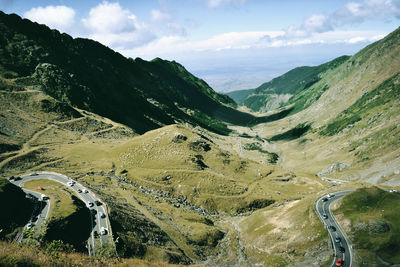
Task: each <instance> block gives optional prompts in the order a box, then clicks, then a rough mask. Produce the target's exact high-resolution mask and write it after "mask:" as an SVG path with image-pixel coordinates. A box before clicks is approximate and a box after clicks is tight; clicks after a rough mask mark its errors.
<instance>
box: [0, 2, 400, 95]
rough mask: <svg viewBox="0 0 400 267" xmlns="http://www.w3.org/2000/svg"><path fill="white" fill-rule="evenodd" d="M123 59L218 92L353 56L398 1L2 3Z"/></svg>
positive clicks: (397, 18) (398, 17)
mask: <svg viewBox="0 0 400 267" xmlns="http://www.w3.org/2000/svg"><path fill="white" fill-rule="evenodd" d="M0 10H2V11H3V12H6V13H16V14H18V15H20V16H21V17H24V18H28V19H30V20H32V21H36V22H39V23H42V24H46V25H47V26H49V27H50V28H54V29H57V30H59V31H60V32H65V33H68V34H70V35H72V36H73V37H84V38H91V39H94V40H96V41H99V42H101V43H102V44H104V45H106V46H108V47H110V48H112V49H114V50H116V51H118V52H120V53H121V54H123V55H124V56H126V57H132V58H136V57H141V58H143V59H146V60H151V59H153V58H155V57H160V58H163V59H168V60H175V61H177V62H179V63H181V64H182V65H183V66H185V68H186V69H187V70H188V71H190V72H191V73H193V74H194V75H196V76H198V77H200V78H202V79H204V80H205V81H206V82H207V83H208V84H210V86H211V87H213V88H214V90H216V91H220V92H228V91H232V90H238V89H249V88H255V87H257V86H259V85H261V84H262V83H263V82H267V81H269V80H271V79H272V78H274V77H277V76H279V75H282V74H283V73H285V72H287V71H289V70H290V69H292V68H295V67H298V66H304V65H307V66H313V65H318V64H322V63H324V62H327V61H329V60H332V59H334V58H336V57H338V56H341V55H353V54H355V53H356V52H357V51H359V50H360V49H362V48H363V47H365V46H366V45H368V44H370V43H372V42H374V41H377V40H379V39H381V38H383V37H384V36H385V35H387V34H389V33H390V32H392V31H394V30H395V29H396V28H397V27H399V22H400V0H353V1H348V0H322V1H321V0H279V1H277V0H130V1H128V0H120V1H114V0H107V1H96V0H84V1H82V0H70V1H68V0H53V1H50V0H34V1H33V0H30V1H29V0H0Z"/></svg>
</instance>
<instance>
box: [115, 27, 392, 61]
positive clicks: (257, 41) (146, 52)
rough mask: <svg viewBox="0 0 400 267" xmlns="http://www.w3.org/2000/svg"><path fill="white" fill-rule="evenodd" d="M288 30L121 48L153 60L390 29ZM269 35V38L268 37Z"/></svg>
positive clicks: (347, 38)
mask: <svg viewBox="0 0 400 267" xmlns="http://www.w3.org/2000/svg"><path fill="white" fill-rule="evenodd" d="M284 34H285V32H283V31H272V32H231V33H225V34H220V35H216V36H212V37H210V38H208V39H202V40H190V39H189V38H187V37H184V36H165V37H161V38H159V39H157V40H154V41H152V42H150V43H148V44H145V45H143V46H140V47H136V48H133V49H125V50H123V51H121V52H122V53H123V54H125V55H126V56H138V55H140V56H141V57H144V58H146V59H152V58H154V57H156V56H159V57H165V58H176V57H180V56H182V55H183V54H187V55H193V53H202V52H207V51H208V52H216V51H220V52H221V51H235V50H248V51H251V49H268V48H279V47H282V48H283V47H296V46H302V45H310V44H325V45H329V44H355V43H361V42H364V43H368V42H373V41H376V40H379V39H381V38H383V37H384V36H385V35H386V34H388V32H382V31H328V32H321V33H315V34H313V35H312V36H307V37H304V38H293V39H287V38H281V37H282V36H283V35H284ZM266 36H267V38H266Z"/></svg>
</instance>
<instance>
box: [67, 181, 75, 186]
mask: <svg viewBox="0 0 400 267" xmlns="http://www.w3.org/2000/svg"><path fill="white" fill-rule="evenodd" d="M74 184H75V182H74V181H69V182H68V183H67V185H68V186H73V185H74Z"/></svg>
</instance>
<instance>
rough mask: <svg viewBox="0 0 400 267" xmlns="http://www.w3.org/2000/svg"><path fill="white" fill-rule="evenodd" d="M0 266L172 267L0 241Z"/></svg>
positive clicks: (162, 263) (161, 263)
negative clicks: (56, 251) (48, 249)
mask: <svg viewBox="0 0 400 267" xmlns="http://www.w3.org/2000/svg"><path fill="white" fill-rule="evenodd" d="M0 265H2V266H89V267H95V266H137V267H169V266H170V267H173V266H178V265H172V264H168V263H166V262H149V261H145V260H140V259H122V260H117V259H106V258H101V257H90V256H87V255H84V254H79V253H64V252H58V253H54V250H53V251H46V250H44V249H38V248H36V247H30V246H26V245H17V244H15V243H8V242H4V241H0Z"/></svg>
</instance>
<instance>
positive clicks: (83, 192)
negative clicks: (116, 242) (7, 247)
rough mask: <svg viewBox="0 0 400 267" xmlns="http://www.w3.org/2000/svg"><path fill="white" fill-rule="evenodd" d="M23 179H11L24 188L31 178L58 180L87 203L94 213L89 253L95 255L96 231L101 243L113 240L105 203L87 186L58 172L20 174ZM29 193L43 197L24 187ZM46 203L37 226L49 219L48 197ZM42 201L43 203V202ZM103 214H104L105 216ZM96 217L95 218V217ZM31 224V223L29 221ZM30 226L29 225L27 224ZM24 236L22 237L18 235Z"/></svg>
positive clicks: (39, 197)
mask: <svg viewBox="0 0 400 267" xmlns="http://www.w3.org/2000/svg"><path fill="white" fill-rule="evenodd" d="M20 177H21V178H22V179H20V180H17V181H11V182H12V183H13V184H15V185H17V186H19V187H21V188H22V186H23V183H25V182H27V181H30V180H38V179H47V180H52V181H56V182H58V183H61V184H63V185H65V186H67V187H69V188H70V189H72V190H73V191H74V193H75V195H77V196H78V197H79V198H80V199H81V200H82V201H83V202H84V203H85V204H86V205H87V207H88V208H89V209H90V210H91V214H94V216H91V226H90V227H91V236H90V238H89V240H88V251H89V255H95V248H96V246H95V240H96V238H95V232H97V233H98V234H99V235H100V238H99V240H100V243H101V244H103V243H107V242H109V241H110V240H111V241H112V237H111V235H110V233H111V229H110V228H111V226H110V224H109V220H108V214H107V210H106V208H105V205H104V204H103V202H102V201H101V200H100V199H99V198H98V197H97V196H96V195H95V194H94V193H92V192H91V191H90V190H88V189H87V188H86V187H84V186H83V185H81V184H79V183H77V182H76V181H74V180H72V179H70V178H68V177H67V176H65V175H62V174H58V173H52V172H38V173H31V174H26V175H22V176H20ZM22 190H24V191H25V192H26V193H27V194H31V195H33V196H34V197H36V198H38V199H41V196H42V194H41V193H38V192H35V191H31V190H28V189H24V188H22ZM43 202H44V203H46V206H45V207H44V208H43V209H42V211H41V214H40V215H39V216H38V219H37V221H36V222H34V224H35V228H40V226H41V225H42V224H43V222H44V220H45V219H47V217H48V215H49V210H50V200H49V199H47V200H45V201H43ZM43 202H41V203H43ZM89 203H93V205H91V207H89ZM101 214H104V215H103V217H102V216H101ZM93 218H94V219H93ZM28 224H29V223H28ZM27 226H28V225H27ZM102 229H105V230H106V231H105V233H104V231H103V234H102ZM18 238H22V237H18Z"/></svg>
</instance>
